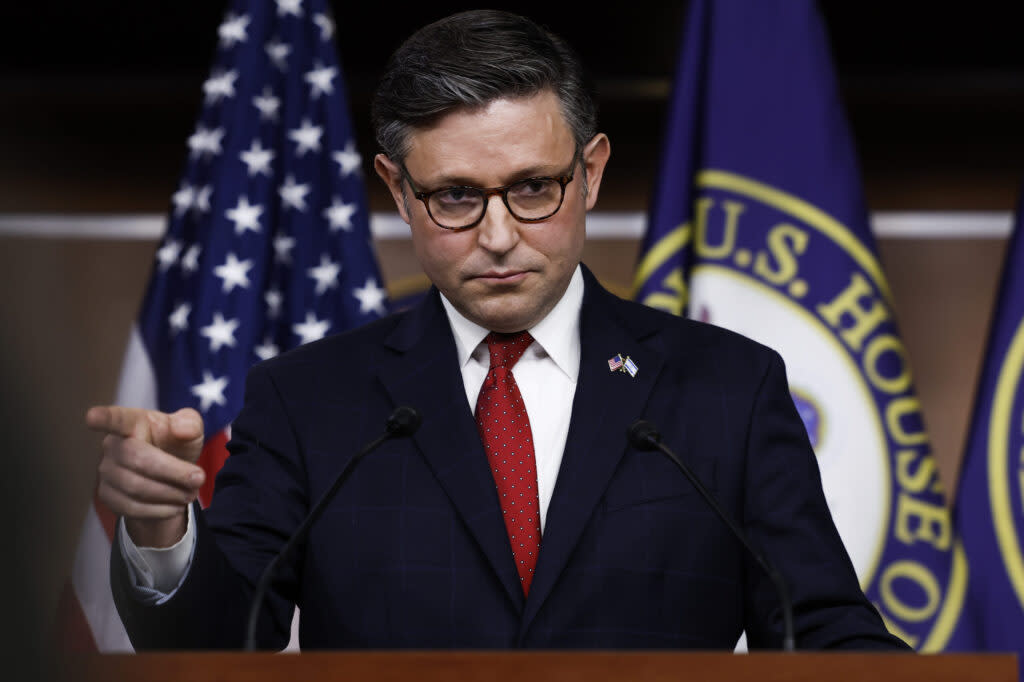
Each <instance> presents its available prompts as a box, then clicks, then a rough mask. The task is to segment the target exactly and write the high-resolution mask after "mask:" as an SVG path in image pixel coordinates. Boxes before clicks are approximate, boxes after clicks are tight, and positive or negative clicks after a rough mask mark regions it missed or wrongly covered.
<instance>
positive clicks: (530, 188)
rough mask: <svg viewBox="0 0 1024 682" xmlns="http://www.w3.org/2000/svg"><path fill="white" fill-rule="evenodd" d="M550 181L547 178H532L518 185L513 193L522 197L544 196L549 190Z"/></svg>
mask: <svg viewBox="0 0 1024 682" xmlns="http://www.w3.org/2000/svg"><path fill="white" fill-rule="evenodd" d="M550 184H551V181H550V180H547V179H545V178H531V179H529V180H524V181H522V182H520V183H519V184H517V185H516V186H515V187H514V188H513V191H514V192H515V193H516V194H518V195H520V196H524V197H527V196H534V195H540V194H544V193H545V192H547V191H548V190H549V186H550Z"/></svg>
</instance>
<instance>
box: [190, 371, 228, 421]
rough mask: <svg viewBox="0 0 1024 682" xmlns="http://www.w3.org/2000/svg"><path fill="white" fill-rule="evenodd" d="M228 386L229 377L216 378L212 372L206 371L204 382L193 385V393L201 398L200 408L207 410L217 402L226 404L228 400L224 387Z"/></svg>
mask: <svg viewBox="0 0 1024 682" xmlns="http://www.w3.org/2000/svg"><path fill="white" fill-rule="evenodd" d="M227 386H228V378H227V377H226V376H224V377H217V378H216V379H214V378H213V375H212V374H210V373H209V372H207V371H204V372H203V383H201V384H196V385H195V386H193V387H192V395H194V396H196V397H197V398H199V409H201V410H202V411H203V412H206V411H207V410H209V409H210V407H211V406H212V405H214V404H215V403H216V404H217V405H224V404H226V403H227V400H225V398H224V389H225V388H227Z"/></svg>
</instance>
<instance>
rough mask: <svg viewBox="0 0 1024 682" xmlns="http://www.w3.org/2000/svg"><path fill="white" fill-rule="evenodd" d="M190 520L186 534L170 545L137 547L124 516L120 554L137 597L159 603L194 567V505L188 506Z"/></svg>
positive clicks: (170, 595)
mask: <svg viewBox="0 0 1024 682" xmlns="http://www.w3.org/2000/svg"><path fill="white" fill-rule="evenodd" d="M187 515H188V523H187V525H186V527H185V535H183V536H182V538H181V540H179V541H178V542H177V543H176V544H174V545H171V546H170V547H138V546H136V545H135V543H134V542H132V539H131V538H130V537H128V531H127V530H126V528H125V525H124V519H123V518H122V519H121V520H120V521H119V522H118V523H119V524H120V526H121V532H120V533H119V534H118V535H120V537H121V543H120V544H121V556H122V557H123V558H124V560H125V563H126V564H127V565H128V575H129V577H130V578H131V581H132V587H133V588H134V589H135V594H136V596H137V597H138V598H140V599H142V600H144V601H146V602H151V603H154V604H160V603H163V602H165V601H167V600H168V599H170V598H171V597H172V596H174V593H175V592H177V591H178V588H179V587H181V583H182V582H184V580H185V577H186V576H187V575H188V570H189V568H190V567H191V566H192V555H193V553H194V552H195V544H196V542H195V541H196V523H195V519H194V518H192V505H188V512H187Z"/></svg>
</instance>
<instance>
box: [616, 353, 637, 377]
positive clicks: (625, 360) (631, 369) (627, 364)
mask: <svg viewBox="0 0 1024 682" xmlns="http://www.w3.org/2000/svg"><path fill="white" fill-rule="evenodd" d="M608 369H609V370H610V371H612V372H616V371H618V372H622V373H624V374H628V375H629V376H631V377H635V376H636V373H637V372H638V371H639V370H638V369H637V366H636V363H635V362H633V359H632V358H630V357H629V356H628V355H623V354H622V353H618V354H617V355H615V357H612V358H609V359H608Z"/></svg>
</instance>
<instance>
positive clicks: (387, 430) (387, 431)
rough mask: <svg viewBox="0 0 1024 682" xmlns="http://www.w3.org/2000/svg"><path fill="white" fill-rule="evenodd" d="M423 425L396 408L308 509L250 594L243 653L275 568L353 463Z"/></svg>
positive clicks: (250, 647) (252, 642) (252, 644)
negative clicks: (386, 442)
mask: <svg viewBox="0 0 1024 682" xmlns="http://www.w3.org/2000/svg"><path fill="white" fill-rule="evenodd" d="M422 422H423V417H422V416H421V415H420V413H419V411H418V410H416V409H415V408H413V407H405V406H402V407H396V408H395V409H394V411H393V412H392V413H391V414H390V415H388V418H387V421H385V423H384V433H383V434H382V435H381V436H378V437H377V438H376V439H375V440H372V441H370V442H369V443H367V444H366V445H364V446H363V449H362V450H360V451H359V452H358V453H356V455H355V456H354V457H353V458H352V459H350V460H349V461H348V462H347V463H346V464H345V466H344V467H343V468H342V470H341V472H340V473H339V474H338V477H337V478H335V479H334V483H332V484H331V487H330V488H328V489H327V492H325V493H324V494H323V496H322V497H321V498H320V499H319V500H318V501H317V503H316V504H315V505H313V508H312V509H310V511H309V514H307V515H306V518H305V519H303V521H302V523H301V524H299V527H298V528H297V529H296V530H295V532H294V533H292V536H291V537H290V538H288V542H286V543H285V544H284V547H282V548H281V551H279V552H278V553H277V555H275V556H274V558H273V559H271V560H270V563H269V564H267V567H266V568H265V569H263V574H262V575H261V576H260V580H259V582H258V583H257V584H256V590H255V592H254V593H253V596H252V601H251V602H250V607H249V618H248V620H247V622H246V627H245V631H246V635H245V650H246V651H255V650H256V621H257V620H258V619H259V613H260V607H261V606H262V605H263V598H264V596H265V595H266V592H267V589H268V588H269V587H270V581H271V580H272V579H273V577H274V572H275V570H276V569H277V565H278V564H280V563H281V561H283V560H284V558H285V557H286V556H288V554H289V553H290V552H291V551H292V549H294V548H295V545H297V544H298V543H299V541H300V540H302V539H303V538H305V537H306V534H307V533H308V532H309V529H310V527H311V526H312V525H313V523H314V522H315V521H316V520H317V519H318V518H320V514H322V513H323V511H324V508H326V507H327V503H328V502H330V501H331V499H332V498H333V497H334V495H335V494H336V493H337V492H338V489H339V488H341V484H342V483H344V482H345V480H346V479H348V477H349V476H350V475H351V473H352V472H353V471H354V470H355V467H356V464H358V463H359V460H361V459H362V458H363V457H365V456H366V455H368V454H370V453H371V452H373V451H374V450H376V449H377V448H378V447H380V446H381V445H382V444H383V443H384V441H387V440H391V439H392V438H406V437H408V436H411V435H412V434H414V433H416V429H418V428H419V427H420V424H421V423H422Z"/></svg>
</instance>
